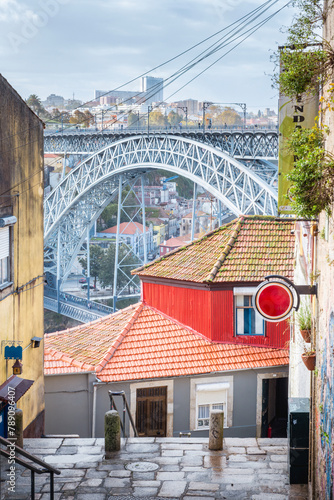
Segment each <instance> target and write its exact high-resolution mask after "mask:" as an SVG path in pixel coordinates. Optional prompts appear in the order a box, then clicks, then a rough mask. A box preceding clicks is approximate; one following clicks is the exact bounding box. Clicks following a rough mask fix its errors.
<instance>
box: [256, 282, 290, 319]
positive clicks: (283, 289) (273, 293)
mask: <svg viewBox="0 0 334 500" xmlns="http://www.w3.org/2000/svg"><path fill="white" fill-rule="evenodd" d="M296 302H297V303H298V302H299V299H298V294H297V292H296V290H295V289H294V288H293V287H292V286H291V284H290V282H289V283H285V282H284V281H283V280H282V281H281V280H274V281H264V282H263V283H261V284H260V285H259V286H258V288H257V290H256V292H255V297H254V304H255V308H256V310H257V311H258V312H259V313H260V314H261V316H263V317H264V318H265V319H266V320H267V321H283V320H284V319H286V318H287V317H288V316H290V314H291V313H292V310H293V308H296Z"/></svg>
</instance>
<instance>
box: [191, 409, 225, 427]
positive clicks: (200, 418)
mask: <svg viewBox="0 0 334 500" xmlns="http://www.w3.org/2000/svg"><path fill="white" fill-rule="evenodd" d="M212 410H222V411H223V412H224V427H226V407H225V405H224V403H215V404H211V405H210V404H207V405H198V407H197V411H198V412H197V427H198V429H208V428H209V426H210V412H211V411H212Z"/></svg>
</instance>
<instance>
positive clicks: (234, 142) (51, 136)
mask: <svg viewBox="0 0 334 500" xmlns="http://www.w3.org/2000/svg"><path fill="white" fill-rule="evenodd" d="M138 135H142V136H147V132H142V133H140V132H133V131H131V130H130V129H125V130H122V131H109V130H107V131H104V132H103V133H101V132H99V133H97V132H78V131H75V132H65V133H46V134H45V137H44V150H45V152H46V153H54V154H63V153H64V152H66V153H67V154H80V155H86V154H92V153H94V152H96V151H99V150H101V149H103V148H105V147H106V146H108V145H109V144H110V143H111V142H117V141H119V140H122V139H126V138H130V137H133V136H138ZM169 135H171V134H170V133H168V132H166V131H162V132H153V133H150V136H151V137H152V136H153V137H154V136H159V137H167V136H169ZM172 135H173V136H174V137H183V138H188V139H192V140H195V141H196V142H203V143H204V144H207V145H209V146H212V147H214V148H217V149H220V150H222V151H225V152H226V153H227V154H229V155H230V156H232V157H233V158H236V159H243V160H253V159H260V158H261V159H265V160H276V159H277V157H278V134H277V132H274V131H247V130H236V131H230V130H229V131H221V132H217V131H207V132H205V133H203V132H201V131H197V130H184V131H182V132H181V131H180V132H173V134H172Z"/></svg>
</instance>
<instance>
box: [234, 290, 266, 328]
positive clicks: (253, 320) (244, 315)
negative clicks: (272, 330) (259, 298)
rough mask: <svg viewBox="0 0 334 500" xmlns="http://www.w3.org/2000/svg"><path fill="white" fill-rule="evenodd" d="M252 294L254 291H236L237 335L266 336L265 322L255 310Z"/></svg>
mask: <svg viewBox="0 0 334 500" xmlns="http://www.w3.org/2000/svg"><path fill="white" fill-rule="evenodd" d="M254 291H255V288H254ZM252 292H253V289H248V290H247V289H234V296H235V297H234V299H235V300H234V304H235V326H236V335H264V334H265V322H264V319H263V318H262V316H261V315H260V314H259V313H258V312H257V311H256V309H255V308H254V305H253V295H252V294H251V293H252Z"/></svg>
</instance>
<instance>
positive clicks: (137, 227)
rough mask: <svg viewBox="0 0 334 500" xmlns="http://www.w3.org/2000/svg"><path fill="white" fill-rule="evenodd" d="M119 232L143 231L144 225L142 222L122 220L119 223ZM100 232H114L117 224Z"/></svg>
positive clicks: (133, 232) (134, 232) (132, 232)
mask: <svg viewBox="0 0 334 500" xmlns="http://www.w3.org/2000/svg"><path fill="white" fill-rule="evenodd" d="M146 231H149V229H148V228H146ZM119 232H120V234H136V233H143V232H144V226H143V224H140V222H122V223H121V224H120V225H119ZM101 233H111V234H116V233H117V226H113V227H109V228H108V229H104V231H101Z"/></svg>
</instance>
